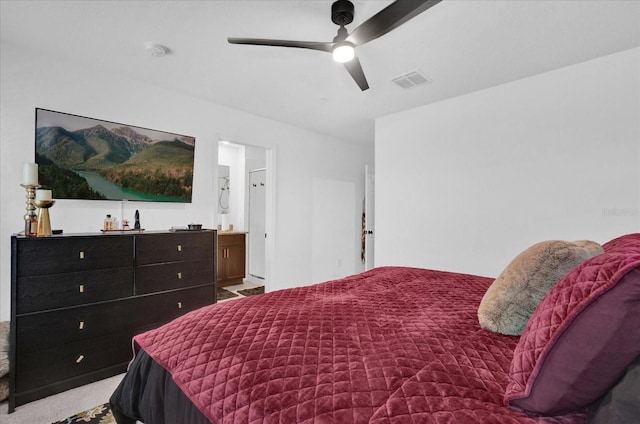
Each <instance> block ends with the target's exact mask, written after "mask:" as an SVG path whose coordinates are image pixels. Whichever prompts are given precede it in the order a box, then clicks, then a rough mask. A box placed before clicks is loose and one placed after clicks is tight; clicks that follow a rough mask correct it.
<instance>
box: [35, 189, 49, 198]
mask: <svg viewBox="0 0 640 424" xmlns="http://www.w3.org/2000/svg"><path fill="white" fill-rule="evenodd" d="M36 200H51V190H36Z"/></svg>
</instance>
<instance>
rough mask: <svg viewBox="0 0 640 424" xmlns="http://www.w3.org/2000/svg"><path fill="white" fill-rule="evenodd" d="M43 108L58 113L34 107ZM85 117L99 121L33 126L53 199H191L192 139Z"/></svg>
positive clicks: (44, 178)
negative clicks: (73, 126)
mask: <svg viewBox="0 0 640 424" xmlns="http://www.w3.org/2000/svg"><path fill="white" fill-rule="evenodd" d="M44 112H47V113H55V114H57V112H50V111H43V110H41V109H38V113H44ZM61 115H63V117H66V116H70V117H72V118H74V119H76V120H78V118H80V117H76V116H74V115H64V114H61ZM68 119H71V118H68ZM84 119H86V120H87V121H89V122H88V123H90V124H92V123H95V122H99V123H98V124H96V125H92V126H90V127H86V128H80V129H75V130H70V129H68V128H71V124H69V125H66V124H65V123H64V122H63V123H62V124H60V125H55V126H39V125H36V127H37V128H36V162H37V163H38V164H39V178H40V184H41V185H43V186H48V187H50V188H51V189H52V190H53V194H54V197H55V198H72V199H110V200H121V199H128V200H152V201H173V202H187V203H188V202H190V201H191V191H192V185H193V160H194V150H195V140H194V139H193V138H192V137H185V136H180V135H176V134H170V133H161V132H157V131H151V130H144V129H138V128H135V127H131V126H124V125H120V126H116V125H117V124H112V123H107V122H104V124H103V123H102V121H95V120H92V119H89V118H84ZM43 121H44V119H43ZM91 121H93V122H91ZM107 126H111V127H112V128H108V127H107ZM144 132H146V133H149V134H152V135H156V137H152V136H149V135H147V134H145V133H144Z"/></svg>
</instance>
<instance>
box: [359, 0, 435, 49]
mask: <svg viewBox="0 0 640 424" xmlns="http://www.w3.org/2000/svg"><path fill="white" fill-rule="evenodd" d="M441 1H442V0H397V1H395V2H393V3H391V4H390V5H389V6H387V7H385V8H384V9H382V10H381V11H380V12H378V13H377V14H375V15H373V16H372V17H371V18H369V19H368V20H366V21H365V22H363V23H362V24H360V26H358V27H357V28H356V29H354V30H353V32H352V33H351V34H349V36H348V37H347V41H350V42H352V43H353V44H355V45H356V46H361V45H363V44H364V43H368V42H369V41H372V40H375V39H376V38H378V37H382V36H383V35H385V34H386V33H388V32H389V31H391V30H393V29H394V28H397V27H399V26H400V25H402V24H403V23H405V22H407V21H408V20H409V19H411V18H414V17H416V16H418V15H419V14H420V13H422V12H424V11H425V10H427V9H429V8H430V7H432V6H435V5H436V4H438V3H440V2H441Z"/></svg>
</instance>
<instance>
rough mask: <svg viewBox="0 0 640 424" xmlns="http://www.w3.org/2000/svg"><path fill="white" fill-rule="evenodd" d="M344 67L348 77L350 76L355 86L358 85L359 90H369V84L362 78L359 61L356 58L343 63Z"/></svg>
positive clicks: (362, 72) (362, 73)
mask: <svg viewBox="0 0 640 424" xmlns="http://www.w3.org/2000/svg"><path fill="white" fill-rule="evenodd" d="M344 67H345V68H347V71H348V72H349V75H351V77H352V78H353V79H354V81H355V82H356V84H358V86H359V87H360V90H362V91H364V90H367V89H368V88H369V83H368V82H367V78H365V76H364V71H363V70H362V65H360V61H359V60H358V58H357V57H354V58H353V59H351V60H350V61H348V62H345V63H344Z"/></svg>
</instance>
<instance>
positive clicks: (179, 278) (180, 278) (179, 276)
mask: <svg viewBox="0 0 640 424" xmlns="http://www.w3.org/2000/svg"><path fill="white" fill-rule="evenodd" d="M178 280H182V273H181V272H179V273H178Z"/></svg>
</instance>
